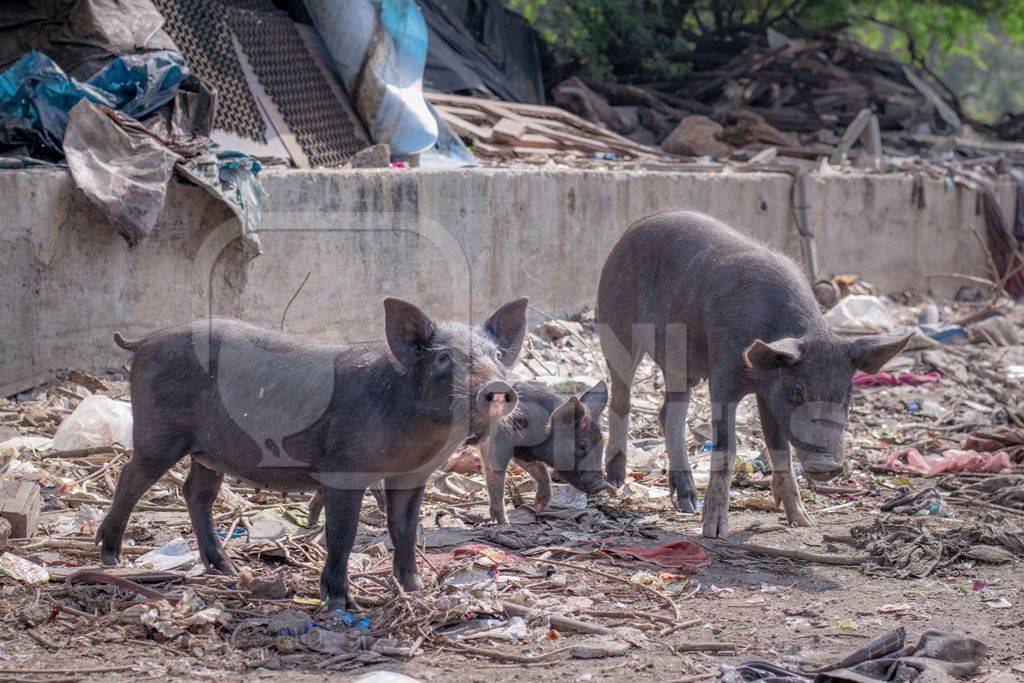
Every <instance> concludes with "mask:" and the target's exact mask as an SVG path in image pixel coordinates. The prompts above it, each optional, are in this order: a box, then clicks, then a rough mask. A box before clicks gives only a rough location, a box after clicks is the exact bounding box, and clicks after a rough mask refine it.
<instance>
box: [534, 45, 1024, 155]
mask: <svg viewBox="0 0 1024 683" xmlns="http://www.w3.org/2000/svg"><path fill="white" fill-rule="evenodd" d="M734 44H743V43H742V41H736V43H730V44H728V45H734ZM723 49H724V48H723ZM690 66H691V71H690V72H688V73H687V74H685V76H682V77H680V79H678V80H673V81H664V82H657V83H636V84H625V83H597V82H588V83H585V82H583V81H581V80H580V79H579V78H577V77H571V78H569V79H567V80H565V81H563V82H562V83H560V84H559V85H557V86H556V87H555V88H554V89H553V95H554V98H555V101H556V102H557V103H558V104H559V105H560V106H561V107H563V108H565V109H568V110H569V111H572V112H574V113H576V114H578V115H579V116H581V117H583V118H586V119H588V120H590V121H594V122H597V123H601V124H602V125H604V126H606V127H608V128H609V129H610V130H612V131H614V132H616V133H618V134H620V135H624V136H626V137H628V138H629V139H631V140H634V141H636V142H639V143H643V144H647V145H660V146H661V148H662V149H663V150H664V151H665V152H666V153H668V154H671V155H679V156H690V157H713V158H714V159H716V160H725V159H729V158H732V159H738V160H740V161H743V160H746V159H749V158H751V157H752V156H754V155H755V154H756V153H757V152H759V151H761V150H764V149H767V148H774V149H775V150H776V152H777V153H778V155H779V156H785V157H792V158H802V159H818V158H821V157H825V158H829V159H831V160H832V161H833V163H835V162H836V161H838V160H839V159H841V158H842V156H843V155H844V154H849V155H851V156H861V155H863V156H865V157H869V158H874V159H877V158H879V157H881V156H882V155H883V154H884V155H889V156H895V157H905V156H912V155H920V156H921V157H923V158H929V157H937V158H939V157H942V156H943V155H944V154H946V153H948V152H949V151H951V150H952V149H956V150H957V151H958V152H960V153H961V154H966V156H968V157H985V156H992V155H1004V156H1009V157H1013V158H1015V159H1017V158H1020V157H1021V156H1022V150H1024V148H1022V147H1021V145H1019V144H1012V143H1006V142H1003V141H1001V140H999V139H998V138H997V135H996V132H995V131H990V130H988V129H987V127H984V126H982V125H980V124H978V123H977V122H972V121H969V120H967V119H966V118H965V116H964V114H963V112H962V111H961V109H960V105H959V100H958V99H957V97H956V96H955V94H954V93H953V92H952V91H950V90H949V89H948V88H947V87H946V86H945V85H944V84H943V83H942V82H941V80H938V79H937V78H936V77H935V76H934V74H931V73H926V72H923V71H921V70H920V69H919V68H918V67H916V66H912V65H910V64H907V63H903V62H900V61H898V60H896V59H895V58H893V57H892V56H890V55H887V54H884V53H880V52H876V51H873V50H870V49H868V48H866V47H864V46H863V45H861V44H860V43H858V42H856V41H854V40H852V39H850V38H847V37H845V36H844V35H843V34H842V33H841V32H840V31H839V30H838V29H822V30H814V31H812V30H808V29H802V28H796V27H794V28H793V29H792V35H790V36H787V35H783V34H782V33H780V32H779V31H776V30H774V29H771V28H769V29H768V30H767V33H766V34H764V35H762V36H754V37H752V39H751V40H750V41H748V42H747V43H745V47H744V48H743V49H742V50H740V51H738V52H736V51H721V52H715V51H714V50H713V49H712V50H710V51H708V52H706V53H704V52H702V53H701V54H700V55H699V56H696V57H694V58H693V61H691V62H690ZM972 129H973V130H972ZM981 133H984V134H986V135H987V137H984V138H983V137H982V136H981ZM1003 137H1005V135H1004V136H1003ZM858 142H860V145H857V143H858ZM855 145H857V148H856V149H854V146H855ZM861 147H862V148H863V149H861Z"/></svg>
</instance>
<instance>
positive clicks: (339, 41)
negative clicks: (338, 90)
mask: <svg viewBox="0 0 1024 683" xmlns="http://www.w3.org/2000/svg"><path fill="white" fill-rule="evenodd" d="M305 4H306V9H308V10H309V14H310V16H311V17H312V18H313V23H314V24H315V25H316V28H317V31H318V32H319V33H320V36H321V37H322V38H323V40H324V44H325V45H326V46H327V51H328V52H329V53H330V55H331V58H332V59H333V60H334V63H335V64H336V66H337V67H338V72H339V73H340V74H341V77H342V80H343V81H344V82H345V87H346V88H347V89H348V91H349V93H350V95H351V96H352V99H353V103H354V104H355V108H356V111H357V112H358V113H359V116H360V117H361V118H362V119H363V121H364V122H365V123H366V127H367V128H368V129H369V132H370V137H371V138H373V141H374V142H386V143H387V144H389V145H390V146H391V151H392V153H393V154H394V155H395V156H398V157H406V156H410V155H413V154H418V153H420V152H423V151H424V150H427V149H430V148H431V147H433V146H434V143H435V142H436V141H437V122H436V121H435V120H434V117H433V116H432V115H431V114H430V110H429V109H428V108H427V103H426V100H425V99H424V98H423V69H424V66H425V65H426V61H427V41H428V36H427V24H426V22H425V21H424V20H423V14H422V13H421V12H420V9H419V7H417V6H416V3H415V2H414V1H413V0H372V1H371V0H305Z"/></svg>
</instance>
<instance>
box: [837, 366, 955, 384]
mask: <svg viewBox="0 0 1024 683" xmlns="http://www.w3.org/2000/svg"><path fill="white" fill-rule="evenodd" d="M941 379H942V375H941V374H939V373H938V372H935V371H934V370H933V371H931V372H926V373H924V374H923V375H915V374H914V373H912V372H901V373H900V374H898V375H894V374H892V373H891V372H878V373H875V374H874V375H868V374H865V373H863V372H859V373H857V374H856V375H854V377H853V383H854V384H855V385H857V386H858V387H894V386H897V385H899V384H909V385H910V386H914V387H919V386H932V385H935V384H938V383H939V380H941Z"/></svg>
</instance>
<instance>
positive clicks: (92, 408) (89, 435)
mask: <svg viewBox="0 0 1024 683" xmlns="http://www.w3.org/2000/svg"><path fill="white" fill-rule="evenodd" d="M115 443H119V444H121V445H122V446H128V447H131V445H132V407H131V404H129V403H123V402H121V401H115V400H114V399H112V398H107V397H106V396H100V395H99V394H93V395H92V396H86V397H85V399H83V400H82V402H81V403H79V404H78V407H77V408H75V412H73V413H71V415H69V416H68V417H67V418H65V419H64V421H63V422H62V423H61V425H60V427H58V428H57V433H56V434H54V436H53V448H54V449H55V450H57V451H72V450H76V449H81V448H93V447H96V446H110V445H113V444H115Z"/></svg>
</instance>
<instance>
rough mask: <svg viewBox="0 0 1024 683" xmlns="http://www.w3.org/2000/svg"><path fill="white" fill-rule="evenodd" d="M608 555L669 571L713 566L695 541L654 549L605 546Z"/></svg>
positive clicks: (604, 549)
mask: <svg viewBox="0 0 1024 683" xmlns="http://www.w3.org/2000/svg"><path fill="white" fill-rule="evenodd" d="M601 549H602V550H603V551H605V552H606V553H610V554H612V555H615V556H616V557H622V558H626V559H631V560H642V561H644V562H649V563H651V564H656V565H658V566H659V567H666V568H668V569H690V570H693V569H696V568H697V567H703V566H704V565H706V564H711V558H710V557H708V553H707V551H706V550H704V548H703V546H701V545H700V544H698V543H695V542H694V541H672V542H671V543H666V544H665V545H659V546H655V547H653V548H644V547H643V546H612V547H609V546H604V547H602V548H601Z"/></svg>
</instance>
